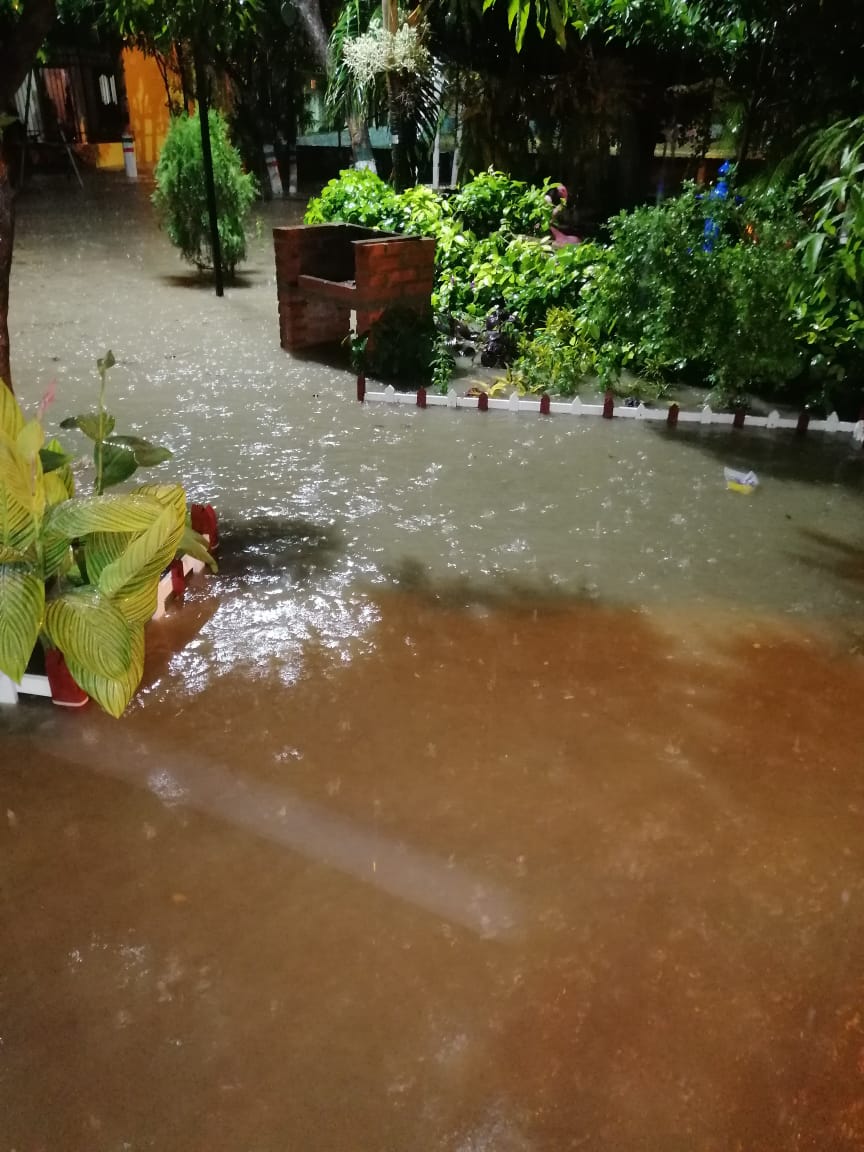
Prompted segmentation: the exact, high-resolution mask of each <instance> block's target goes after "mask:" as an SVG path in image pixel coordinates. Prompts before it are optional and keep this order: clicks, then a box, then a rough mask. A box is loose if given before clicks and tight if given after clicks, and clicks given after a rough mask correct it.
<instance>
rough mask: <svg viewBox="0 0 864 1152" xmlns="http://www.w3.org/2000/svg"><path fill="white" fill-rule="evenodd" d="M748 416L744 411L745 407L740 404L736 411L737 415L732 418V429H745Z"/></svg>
mask: <svg viewBox="0 0 864 1152" xmlns="http://www.w3.org/2000/svg"><path fill="white" fill-rule="evenodd" d="M746 415H747V413H746V411H745V409H744V405H743V404H739V405H738V407H737V408H736V409H735V415H734V416H733V418H732V427H733V428H743V427H744V420H745V418H746Z"/></svg>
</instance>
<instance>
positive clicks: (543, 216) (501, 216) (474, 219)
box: [452, 168, 552, 238]
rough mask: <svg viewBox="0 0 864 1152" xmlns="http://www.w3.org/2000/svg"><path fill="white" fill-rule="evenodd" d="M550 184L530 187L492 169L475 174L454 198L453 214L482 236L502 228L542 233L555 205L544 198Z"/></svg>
mask: <svg viewBox="0 0 864 1152" xmlns="http://www.w3.org/2000/svg"><path fill="white" fill-rule="evenodd" d="M551 187H552V185H551V184H548V185H546V186H545V187H544V188H529V187H528V186H527V185H526V184H524V183H523V182H522V181H521V180H513V179H511V178H510V177H509V176H506V175H505V174H504V173H503V172H495V171H494V170H493V169H491V168H490V169H489V171H488V172H481V173H479V174H478V175H475V176H474V178H473V179H472V180H470V181H469V182H468V183H467V184H465V185H464V186H463V187H462V189H461V190H460V192H459V193H458V195H457V196H455V197H454V198H453V204H452V209H453V215H454V216H455V217H457V218H458V219H459V220H461V221H462V224H463V226H464V228H465V229H467V230H468V231H470V232H473V233H474V234H475V235H477V236H479V237H481V238H482V237H485V236H490V235H491V234H492V233H493V232H497V231H499V230H501V229H503V230H504V231H507V232H513V233H527V234H529V235H541V234H543V233H545V232H547V231H548V229H549V224H550V221H551V219H552V205H551V203H549V202H548V201H547V200H546V199H545V196H546V193H547V192H548V191H549V189H550V188H551Z"/></svg>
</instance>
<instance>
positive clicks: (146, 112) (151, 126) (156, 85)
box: [123, 48, 168, 169]
mask: <svg viewBox="0 0 864 1152" xmlns="http://www.w3.org/2000/svg"><path fill="white" fill-rule="evenodd" d="M123 70H124V72H125V75H126V98H127V100H128V102H129V127H130V129H131V131H132V135H133V136H134V137H135V159H136V160H137V161H138V168H139V169H142V168H143V169H148V168H152V167H153V166H154V165H155V163H156V161H157V160H158V159H159V151H160V149H161V147H162V145H163V143H164V142H165V136H166V134H167V132H168V107H167V105H166V101H165V85H164V84H163V83H162V77H161V76H160V75H159V69H158V68H157V67H156V61H155V60H153V59H151V58H150V57H149V56H145V55H144V53H143V52H140V51H139V50H138V49H137V48H124V50H123Z"/></svg>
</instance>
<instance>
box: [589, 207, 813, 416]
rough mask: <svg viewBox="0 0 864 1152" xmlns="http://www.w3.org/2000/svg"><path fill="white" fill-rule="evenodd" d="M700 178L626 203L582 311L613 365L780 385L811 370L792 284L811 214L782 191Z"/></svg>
mask: <svg viewBox="0 0 864 1152" xmlns="http://www.w3.org/2000/svg"><path fill="white" fill-rule="evenodd" d="M764 199H765V197H760V195H759V194H751V195H748V196H747V197H746V198H742V197H737V196H735V195H734V193H733V192H732V191H731V190H730V191H729V192H728V194H727V193H724V194H722V195H715V194H711V193H709V194H707V195H706V194H705V192H704V191H702V190H701V189H699V188H697V187H696V186H695V185H688V186H686V187H685V189H684V191H683V192H682V193H681V195H680V196H678V197H676V198H674V199H671V200H668V201H666V202H665V203H664V204H662V205H660V206H658V207H652V208H638V209H636V210H635V211H633V212H629V213H622V214H621V215H620V216H618V217H616V218H615V219H614V220H613V221H612V222H611V223H610V233H611V244H610V245H609V247H608V248H607V250H606V252H605V257H604V259H603V260H602V261H599V262H598V263H597V264H596V266H595V267H594V268H593V270H592V274H591V275H590V276H589V277H587V278H586V283H585V286H584V289H583V291H582V293H581V296H580V301H579V311H580V315H581V316H582V318H583V321H584V330H585V331H586V333H587V334H588V335H589V336H590V338H591V339H592V340H594V341H595V344H596V348H597V352H598V366H599V368H600V370H601V375H603V376H605V377H606V378H607V379H609V378H614V377H615V376H617V375H619V374H620V373H621V372H622V371H623V370H624V369H628V370H630V371H633V372H635V373H638V374H639V375H642V376H645V377H647V378H648V379H652V380H656V381H664V380H672V379H684V380H689V381H690V382H693V383H699V384H703V383H709V384H712V385H716V386H719V387H721V388H723V389H724V390H726V391H728V392H731V393H738V392H741V391H743V390H745V389H749V388H757V389H763V390H766V391H768V392H769V393H771V392H776V391H779V390H782V389H783V388H785V387H787V386H788V384H789V383H790V382H791V381H793V380H794V379H796V378H797V377H798V376H799V375H800V373H801V369H802V357H801V351H800V348H799V346H798V344H797V342H796V336H795V327H794V317H793V314H792V309H791V307H790V304H789V299H788V294H789V289H790V286H791V284H792V282H793V280H794V278H795V269H796V258H795V253H794V247H793V245H794V242H795V240H796V239H797V236H798V235H800V223H799V222H798V220H797V219H796V217H795V214H794V210H793V207H792V205H791V203H790V202H788V201H787V202H785V203H784V202H783V201H782V198H778V197H777V196H776V195H773V194H772V195H770V196H767V204H765V203H763V201H764Z"/></svg>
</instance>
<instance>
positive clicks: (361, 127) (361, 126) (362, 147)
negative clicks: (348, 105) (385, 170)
mask: <svg viewBox="0 0 864 1152" xmlns="http://www.w3.org/2000/svg"><path fill="white" fill-rule="evenodd" d="M348 135H349V136H350V137H351V155H352V156H353V157H354V167H355V168H369V169H370V170H371V171H372V172H377V171H378V168H377V166H376V164H375V153H374V152H373V151H372V141H371V139H370V138H369V123H368V121H367V120H366V117H365V116H349V117H348Z"/></svg>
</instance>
